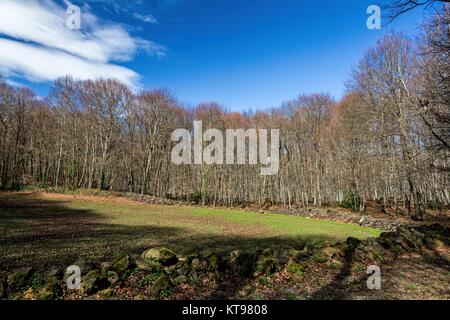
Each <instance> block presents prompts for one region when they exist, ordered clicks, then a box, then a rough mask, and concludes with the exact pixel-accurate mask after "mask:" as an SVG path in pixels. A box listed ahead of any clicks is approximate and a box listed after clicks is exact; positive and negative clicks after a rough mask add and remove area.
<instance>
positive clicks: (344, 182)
mask: <svg viewBox="0 0 450 320" xmlns="http://www.w3.org/2000/svg"><path fill="white" fill-rule="evenodd" d="M449 19H450V10H449V8H448V6H447V7H445V6H444V7H442V8H441V9H439V10H437V11H436V12H434V13H433V14H432V15H431V16H430V17H429V19H428V20H427V21H426V22H425V23H424V26H423V31H422V35H421V37H420V39H410V38H408V37H407V36H405V35H403V34H400V33H395V32H392V33H390V34H388V35H386V36H385V37H384V38H382V39H380V40H379V41H378V43H377V44H376V45H375V46H374V47H373V48H370V49H369V50H367V52H366V53H365V55H364V56H363V57H362V58H361V60H360V61H359V63H358V64H357V65H356V66H355V67H354V69H353V72H352V74H351V75H350V76H349V79H348V82H347V84H346V86H347V93H346V95H345V96H344V97H343V98H342V100H340V101H336V100H335V99H334V98H333V97H331V96H330V95H328V94H325V93H317V94H309V95H301V96H299V97H298V98H297V99H295V100H292V101H287V102H285V103H283V104H282V105H281V106H279V107H276V108H273V109H270V110H265V111H257V112H251V111H249V112H245V113H237V112H229V111H228V110H227V109H226V108H225V107H223V106H221V105H220V104H218V103H204V104H200V105H198V106H195V107H186V106H185V105H183V104H182V103H180V102H179V101H177V99H176V98H175V97H174V95H173V94H171V93H170V92H169V91H168V90H166V89H160V90H151V91H143V92H135V90H132V89H130V88H128V87H127V86H126V85H124V84H122V83H120V82H118V81H117V80H110V79H99V80H89V81H78V80H76V79H72V78H70V77H65V78H62V79H59V80H57V81H56V82H55V83H54V84H53V86H52V88H51V90H50V92H49V95H48V97H46V98H39V97H37V96H36V95H34V94H33V92H31V91H30V90H29V89H26V88H19V87H16V86H12V85H9V84H8V82H7V81H6V79H4V78H0V188H1V189H20V188H22V187H23V186H26V185H38V186H42V187H54V188H67V189H76V188H97V189H99V190H115V191H124V192H133V193H142V194H147V195H152V196H156V197H162V198H164V197H170V198H176V199H187V200H190V201H198V202H199V203H202V204H211V205H237V204H252V203H254V204H258V205H263V204H264V203H266V202H271V203H276V204H280V205H286V206H310V205H317V206H323V205H332V204H336V203H343V202H350V203H351V206H352V207H353V208H354V209H355V210H364V207H365V205H366V204H367V202H368V201H374V200H376V201H378V202H379V203H381V204H382V205H383V206H391V207H401V208H404V209H405V212H407V213H409V214H410V215H411V216H412V217H413V218H417V219H420V218H421V214H422V213H423V212H424V210H425V209H427V208H430V207H433V208H443V207H448V206H449V205H450V194H449V188H450V176H449V172H450V157H449V155H450V108H449V106H450V101H449V100H450V92H449V89H450V82H449V72H450V61H449V52H450V42H449V25H450V24H449ZM274 81H277V80H276V79H274ZM194 120H201V121H203V128H204V130H206V129H208V128H217V129H220V130H226V129H238V128H244V129H245V128H256V129H271V128H276V129H280V134H281V144H280V171H279V174H278V175H275V176H262V175H260V167H259V166H249V165H220V166H219V165H175V164H173V163H172V162H171V151H172V148H173V147H174V145H175V144H176V142H173V141H171V134H172V132H173V131H174V130H176V129H178V128H186V129H190V130H191V129H192V126H193V121H194Z"/></svg>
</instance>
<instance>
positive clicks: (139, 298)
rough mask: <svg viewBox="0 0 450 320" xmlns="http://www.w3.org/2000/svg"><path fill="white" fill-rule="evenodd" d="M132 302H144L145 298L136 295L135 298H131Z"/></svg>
mask: <svg viewBox="0 0 450 320" xmlns="http://www.w3.org/2000/svg"><path fill="white" fill-rule="evenodd" d="M133 300H135V301H142V300H145V297H144V296H142V295H137V296H135V297H134V298H133Z"/></svg>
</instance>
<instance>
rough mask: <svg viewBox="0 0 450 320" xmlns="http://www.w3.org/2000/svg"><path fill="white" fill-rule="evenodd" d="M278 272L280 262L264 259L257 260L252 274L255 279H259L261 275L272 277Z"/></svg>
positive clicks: (270, 258)
mask: <svg viewBox="0 0 450 320" xmlns="http://www.w3.org/2000/svg"><path fill="white" fill-rule="evenodd" d="M279 270H280V262H279V260H278V259H277V258H274V257H264V256H262V257H261V258H259V259H258V262H257V263H256V270H255V273H254V276H255V277H260V276H263V275H266V276H268V275H272V274H274V273H275V272H277V271H279Z"/></svg>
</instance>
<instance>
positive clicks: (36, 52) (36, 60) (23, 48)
mask: <svg viewBox="0 0 450 320" xmlns="http://www.w3.org/2000/svg"><path fill="white" fill-rule="evenodd" d="M0 69H3V71H5V72H6V74H7V75H8V74H13V75H16V76H23V77H25V78H27V79H29V80H32V81H38V82H39V81H52V80H55V79H57V78H59V77H62V76H65V75H71V76H73V77H74V78H76V79H98V78H116V79H119V80H121V81H123V82H124V83H126V84H128V85H130V86H135V84H136V81H137V80H138V78H139V76H138V74H137V73H135V72H134V71H132V70H130V69H127V68H124V67H121V66H117V65H113V64H108V63H102V62H96V61H90V60H86V59H82V58H80V57H77V56H74V55H71V54H69V53H66V52H64V51H60V50H55V49H49V48H43V47H40V46H36V45H30V44H25V43H22V42H18V41H14V40H8V39H1V38H0Z"/></svg>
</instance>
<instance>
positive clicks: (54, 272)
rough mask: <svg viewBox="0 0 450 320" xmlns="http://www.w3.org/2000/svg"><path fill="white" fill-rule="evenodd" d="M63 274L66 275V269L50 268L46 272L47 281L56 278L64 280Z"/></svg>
mask: <svg viewBox="0 0 450 320" xmlns="http://www.w3.org/2000/svg"><path fill="white" fill-rule="evenodd" d="M63 276H64V271H63V270H62V269H60V268H53V269H50V271H49V272H47V273H46V274H45V280H46V281H49V280H51V281H54V279H57V280H62V279H63Z"/></svg>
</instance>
